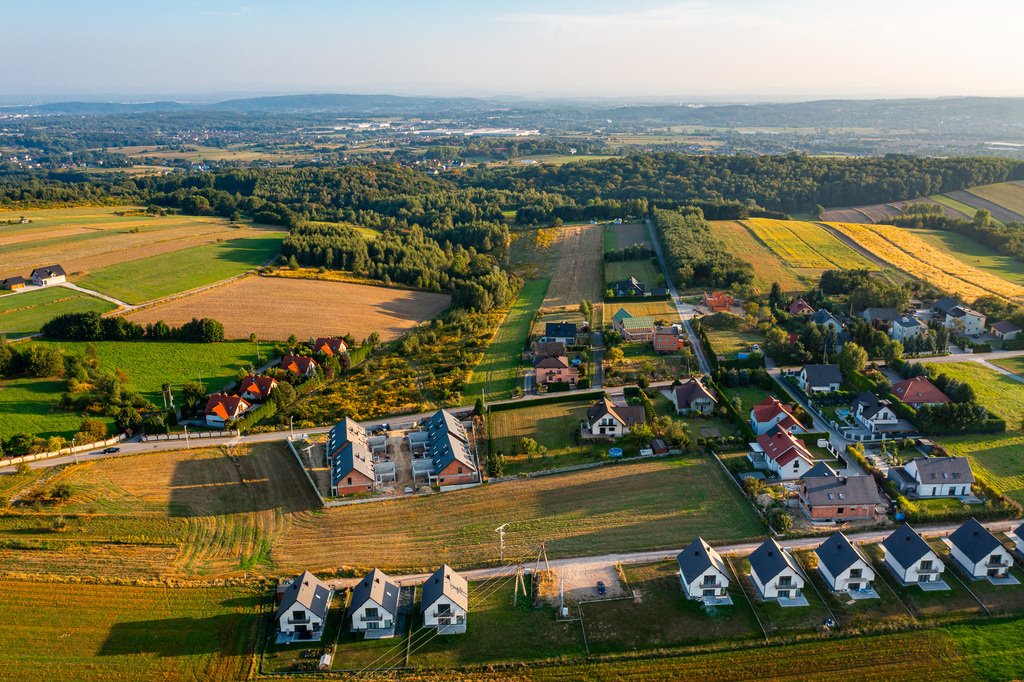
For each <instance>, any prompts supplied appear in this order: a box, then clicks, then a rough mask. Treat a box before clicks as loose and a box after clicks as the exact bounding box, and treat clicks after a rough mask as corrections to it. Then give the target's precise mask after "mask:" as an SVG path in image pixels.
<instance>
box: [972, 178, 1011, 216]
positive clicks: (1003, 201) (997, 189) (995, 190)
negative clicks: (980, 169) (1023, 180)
mask: <svg viewBox="0 0 1024 682" xmlns="http://www.w3.org/2000/svg"><path fill="white" fill-rule="evenodd" d="M970 193H971V194H974V195H976V196H979V197H981V198H982V199H988V200H989V201H991V202H992V203H993V204H998V205H999V206H1002V207H1003V208H1005V209H1006V210H1008V211H1013V212H1014V213H1016V214H1017V215H1024V186H1022V185H1020V184H1018V183H1016V182H999V183H996V184H994V185H981V186H980V187H972V188H971V189H970Z"/></svg>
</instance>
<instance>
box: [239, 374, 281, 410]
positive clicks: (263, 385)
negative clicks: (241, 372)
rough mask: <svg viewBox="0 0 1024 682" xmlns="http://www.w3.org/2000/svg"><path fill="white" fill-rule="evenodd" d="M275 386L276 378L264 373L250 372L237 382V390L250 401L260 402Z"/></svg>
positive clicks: (268, 395)
mask: <svg viewBox="0 0 1024 682" xmlns="http://www.w3.org/2000/svg"><path fill="white" fill-rule="evenodd" d="M275 388H277V379H275V378H274V377H268V376H264V375H259V376H255V375H252V374H250V375H249V376H247V377H245V378H244V379H242V381H241V382H239V384H238V392H239V393H240V394H241V395H242V397H243V398H245V399H246V400H248V401H249V402H250V403H262V402H263V401H265V400H266V399H267V398H268V397H270V393H271V391H273V390H274V389H275Z"/></svg>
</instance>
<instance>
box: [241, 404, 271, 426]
mask: <svg viewBox="0 0 1024 682" xmlns="http://www.w3.org/2000/svg"><path fill="white" fill-rule="evenodd" d="M275 414H277V405H275V404H274V403H270V402H266V403H263V404H262V405H260V406H259V407H257V408H256V409H254V410H252V411H250V412H247V413H246V414H245V415H243V416H242V418H241V419H239V420H238V421H237V422H235V428H237V429H238V430H239V432H241V433H248V432H249V429H251V428H252V427H254V426H256V425H257V424H259V423H260V422H261V421H263V420H264V419H270V418H271V417H273V416H274V415H275Z"/></svg>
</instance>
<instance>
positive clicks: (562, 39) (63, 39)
mask: <svg viewBox="0 0 1024 682" xmlns="http://www.w3.org/2000/svg"><path fill="white" fill-rule="evenodd" d="M0 6H3V7H4V8H3V11H2V13H0V15H2V16H3V18H4V24H5V26H6V27H7V29H8V30H6V31H4V36H3V40H0V96H2V97H3V98H4V99H6V100H9V99H10V98H12V97H15V98H16V97H18V96H22V95H25V96H35V97H37V98H50V99H53V98H57V99H60V98H66V97H73V96H77V97H89V96H104V95H126V96H129V97H135V98H141V97H144V96H147V97H148V96H151V95H168V96H174V97H175V98H177V99H183V98H188V97H190V96H191V97H193V98H194V99H197V100H198V99H203V98H207V99H208V98H216V97H218V96H224V95H231V94H243V93H244V94H276V93H301V92H351V93H391V94H408V95H444V96H449V95H473V96H501V95H523V96H530V97H558V96H564V97H577V96H599V97H611V98H653V97H659V98H678V99H679V100H680V101H685V100H688V99H689V100H698V99H716V98H717V99H723V100H744V99H746V100H751V101H759V100H771V99H776V100H777V99H801V98H804V99H807V98H813V97H836V96H840V97H911V96H959V95H991V96H1024V77H1022V75H1021V66H1022V64H1024V41H1022V40H1021V38H1020V35H1019V31H1020V27H1021V26H1024V1H1022V0H975V1H974V2H963V0H958V1H956V2H953V1H949V0H927V1H924V0H885V1H882V0H857V1H856V2H852V1H851V0H773V1H766V0H703V1H701V0H683V1H672V0H661V1H657V0H651V1H642V0H641V1H639V2H625V1H620V2H608V1H607V0H589V1H587V2H582V1H576V0H548V1H546V2H541V1H537V0H522V1H517V2H499V1H496V0H476V1H472V0H416V1H400V0H370V1H367V0H362V1H360V2H352V1H350V0H294V1H290V0H277V1H274V2H272V1H269V0H205V1H199V0H159V1H158V0H0Z"/></svg>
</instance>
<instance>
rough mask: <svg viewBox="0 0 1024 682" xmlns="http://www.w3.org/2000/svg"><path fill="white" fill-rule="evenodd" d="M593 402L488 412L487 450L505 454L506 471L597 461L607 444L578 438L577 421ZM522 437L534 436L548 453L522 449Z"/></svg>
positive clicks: (578, 422) (585, 401) (581, 419)
mask: <svg viewBox="0 0 1024 682" xmlns="http://www.w3.org/2000/svg"><path fill="white" fill-rule="evenodd" d="M593 404H594V400H582V401H577V402H571V403H556V404H552V405H538V406H536V407H521V408H518V409H515V410H500V411H497V412H491V413H490V414H489V415H488V417H487V419H488V423H487V432H488V434H489V436H490V439H491V441H490V446H489V447H490V451H491V452H500V453H502V454H504V455H505V457H506V465H505V473H506V474H518V473H522V472H526V471H539V470H543V469H552V468H555V467H563V466H570V465H573V464H582V463H585V462H594V461H598V460H600V459H602V458H603V457H604V454H605V452H606V451H607V449H608V446H607V444H604V445H595V444H588V443H581V442H580V441H579V440H578V438H577V435H578V434H579V431H580V422H582V421H584V420H585V419H586V416H587V409H588V408H589V407H590V406H591V405H593ZM523 438H533V439H534V440H536V441H537V444H538V445H541V446H543V447H545V448H547V450H548V451H547V453H546V454H545V455H544V456H543V457H541V456H538V455H532V456H531V455H528V454H526V453H524V452H523V451H522V448H521V447H520V443H521V441H522V439H523Z"/></svg>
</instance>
